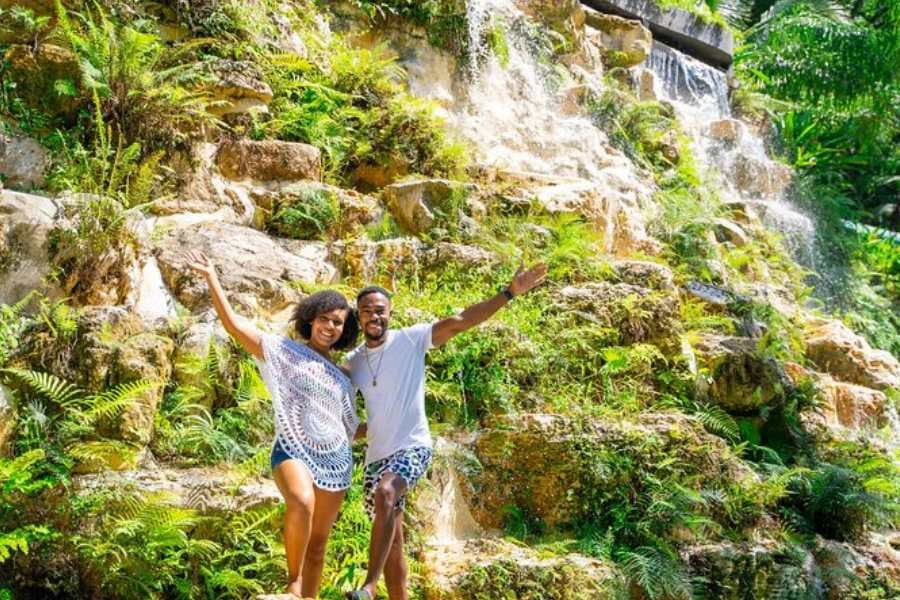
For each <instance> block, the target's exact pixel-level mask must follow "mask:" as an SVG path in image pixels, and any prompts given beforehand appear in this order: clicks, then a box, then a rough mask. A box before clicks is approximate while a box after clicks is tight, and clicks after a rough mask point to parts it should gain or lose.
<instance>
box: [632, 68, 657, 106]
mask: <svg viewBox="0 0 900 600" xmlns="http://www.w3.org/2000/svg"><path fill="white" fill-rule="evenodd" d="M634 88H635V90H636V92H637V97H638V100H640V101H641V102H655V101H656V100H658V99H659V98H657V96H656V74H655V73H654V72H653V71H651V70H650V69H644V68H638V69H637V73H636V74H635V76H634Z"/></svg>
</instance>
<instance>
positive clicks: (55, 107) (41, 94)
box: [5, 44, 81, 116]
mask: <svg viewBox="0 0 900 600" xmlns="http://www.w3.org/2000/svg"><path fill="white" fill-rule="evenodd" d="M5 59H6V61H7V62H8V64H9V67H8V69H7V72H6V73H7V74H6V76H7V77H8V78H9V79H10V80H12V81H14V82H15V84H16V88H15V89H16V95H17V96H19V97H20V98H22V99H23V100H24V101H25V102H26V103H28V105H30V106H33V107H35V108H38V109H40V110H43V111H44V112H46V113H48V114H50V115H59V116H72V114H73V113H74V109H75V108H76V106H77V99H76V98H73V97H70V96H66V95H60V94H59V93H58V92H57V91H56V90H57V85H56V82H57V81H59V80H65V81H70V82H73V83H76V84H77V83H78V82H79V81H80V80H81V73H80V71H79V68H78V61H77V60H76V58H75V55H74V54H72V53H71V52H70V51H69V50H67V49H65V48H61V47H59V46H54V45H53V44H41V45H40V46H38V49H37V51H35V50H34V49H33V48H32V47H31V46H28V45H23V44H14V45H12V46H10V47H9V49H8V50H7V51H6V55H5Z"/></svg>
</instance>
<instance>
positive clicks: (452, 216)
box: [382, 179, 473, 235]
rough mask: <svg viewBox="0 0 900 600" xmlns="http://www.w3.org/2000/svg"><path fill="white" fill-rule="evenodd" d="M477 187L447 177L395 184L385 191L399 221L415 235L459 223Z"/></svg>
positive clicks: (386, 198) (392, 212)
mask: <svg viewBox="0 0 900 600" xmlns="http://www.w3.org/2000/svg"><path fill="white" fill-rule="evenodd" d="M472 191H473V186H471V185H469V184H464V183H458V182H455V181H448V180H446V179H422V180H415V181H405V182H402V183H394V184H391V185H389V186H387V187H386V188H384V191H383V192H382V194H383V198H384V200H385V202H386V203H387V206H388V208H389V209H390V211H391V214H392V215H394V218H395V219H396V220H397V223H399V224H400V226H401V227H402V228H403V229H405V230H406V231H407V232H409V233H412V234H413V235H423V234H425V233H427V232H428V231H430V230H431V229H432V228H433V227H438V226H444V227H446V226H447V225H452V224H456V223H458V222H459V219H460V212H461V211H462V210H463V209H464V208H465V206H466V198H467V197H468V195H469V194H470V193H471V192H472Z"/></svg>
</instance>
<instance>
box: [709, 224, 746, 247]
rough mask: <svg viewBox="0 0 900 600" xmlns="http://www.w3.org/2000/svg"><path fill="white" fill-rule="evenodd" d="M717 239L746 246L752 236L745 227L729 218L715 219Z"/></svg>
mask: <svg viewBox="0 0 900 600" xmlns="http://www.w3.org/2000/svg"><path fill="white" fill-rule="evenodd" d="M715 224H716V239H717V240H718V241H720V242H730V243H731V244H734V245H735V246H738V247H740V246H746V245H747V244H748V243H750V236H749V235H748V234H747V232H746V231H744V228H743V227H741V226H740V225H738V224H737V223H735V222H734V221H730V220H728V219H715Z"/></svg>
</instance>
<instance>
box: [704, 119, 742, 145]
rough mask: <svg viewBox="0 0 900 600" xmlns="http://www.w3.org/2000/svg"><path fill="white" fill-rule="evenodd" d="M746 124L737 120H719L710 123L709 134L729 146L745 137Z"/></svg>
mask: <svg viewBox="0 0 900 600" xmlns="http://www.w3.org/2000/svg"><path fill="white" fill-rule="evenodd" d="M744 129H745V127H744V124H743V123H741V122H740V121H738V120H737V119H728V118H726V119H718V120H716V121H712V122H710V124H709V126H708V132H709V135H710V137H713V138H715V139H717V140H720V141H722V142H727V143H729V144H734V143H737V142H738V141H739V140H740V139H741V137H743V135H744Z"/></svg>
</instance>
